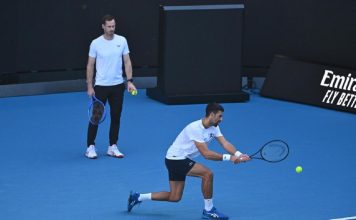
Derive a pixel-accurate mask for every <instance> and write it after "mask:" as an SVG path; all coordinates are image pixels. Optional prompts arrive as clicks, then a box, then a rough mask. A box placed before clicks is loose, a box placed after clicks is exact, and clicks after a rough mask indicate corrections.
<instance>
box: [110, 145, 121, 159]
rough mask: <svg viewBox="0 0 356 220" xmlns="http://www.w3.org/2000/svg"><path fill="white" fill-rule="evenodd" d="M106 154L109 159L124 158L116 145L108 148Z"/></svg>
mask: <svg viewBox="0 0 356 220" xmlns="http://www.w3.org/2000/svg"><path fill="white" fill-rule="evenodd" d="M107 154H108V155H109V156H111V157H116V158H124V154H123V153H121V152H120V151H119V149H118V148H117V145H116V144H113V145H111V146H109V148H108V152H107Z"/></svg>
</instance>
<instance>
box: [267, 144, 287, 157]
mask: <svg viewBox="0 0 356 220" xmlns="http://www.w3.org/2000/svg"><path fill="white" fill-rule="evenodd" d="M288 153H289V148H288V146H287V145H286V144H284V143H271V144H267V145H266V146H265V147H264V148H263V149H262V151H261V156H262V158H264V159H265V160H267V161H281V160H283V159H285V158H286V157H287V156H288Z"/></svg>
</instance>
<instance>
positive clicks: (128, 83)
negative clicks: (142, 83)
mask: <svg viewBox="0 0 356 220" xmlns="http://www.w3.org/2000/svg"><path fill="white" fill-rule="evenodd" d="M134 90H137V89H136V87H135V85H134V84H133V83H132V82H127V91H128V92H131V91H134Z"/></svg>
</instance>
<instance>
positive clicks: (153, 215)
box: [120, 211, 173, 219]
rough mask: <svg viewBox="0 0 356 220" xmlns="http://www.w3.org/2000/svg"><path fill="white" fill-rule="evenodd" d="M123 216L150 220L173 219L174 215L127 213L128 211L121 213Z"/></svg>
mask: <svg viewBox="0 0 356 220" xmlns="http://www.w3.org/2000/svg"><path fill="white" fill-rule="evenodd" d="M120 215H121V216H135V217H140V216H141V217H144V218H145V219H146V218H149V219H171V218H172V217H173V215H169V214H167V213H154V212H138V211H135V212H127V211H121V212H120Z"/></svg>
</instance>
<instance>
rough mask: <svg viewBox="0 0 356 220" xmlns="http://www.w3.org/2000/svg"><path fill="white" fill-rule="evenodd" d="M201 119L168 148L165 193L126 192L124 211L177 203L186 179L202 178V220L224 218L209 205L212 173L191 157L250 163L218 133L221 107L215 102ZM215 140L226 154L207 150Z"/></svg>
mask: <svg viewBox="0 0 356 220" xmlns="http://www.w3.org/2000/svg"><path fill="white" fill-rule="evenodd" d="M205 112H206V113H205V117H204V118H203V119H200V120H197V121H194V122H192V123H190V124H188V125H187V126H186V127H185V128H184V129H183V130H182V131H181V132H180V134H179V135H178V137H177V138H176V139H175V141H174V142H173V144H172V145H171V146H170V147H169V149H168V151H167V154H166V158H165V163H166V167H167V169H168V174H169V185H170V191H169V192H152V193H145V194H141V193H132V192H130V195H129V199H128V205H127V211H129V212H130V211H131V210H132V208H133V207H134V206H135V205H137V204H139V203H141V202H142V201H145V200H155V201H168V202H178V201H180V199H181V198H182V195H183V189H184V184H185V179H186V176H193V177H200V178H201V179H202V185H201V187H202V193H203V197H204V204H205V207H204V210H203V214H202V217H203V218H206V219H228V217H227V216H226V215H224V214H223V213H221V212H219V211H218V210H217V209H216V208H215V207H214V205H213V173H212V171H211V170H210V169H208V168H207V167H205V166H204V165H202V164H199V163H196V162H195V161H194V160H192V158H194V157H196V156H198V155H199V154H202V155H203V156H204V158H205V159H208V160H217V161H231V162H233V163H235V164H236V163H240V162H244V161H248V160H250V158H249V156H247V155H246V154H242V153H241V152H239V151H237V150H236V148H235V147H234V146H233V145H232V144H230V143H229V142H228V141H227V140H226V139H225V138H224V136H223V135H222V134H221V132H220V128H219V123H220V122H221V121H222V119H223V112H224V108H223V107H222V106H221V105H220V104H217V103H210V104H208V105H207V106H206V110H205ZM213 138H216V139H217V140H218V142H219V143H220V144H221V146H222V147H223V148H224V150H225V151H226V152H227V154H219V153H216V152H214V151H211V150H209V148H208V143H209V142H210V141H211V140H212V139H213Z"/></svg>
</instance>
